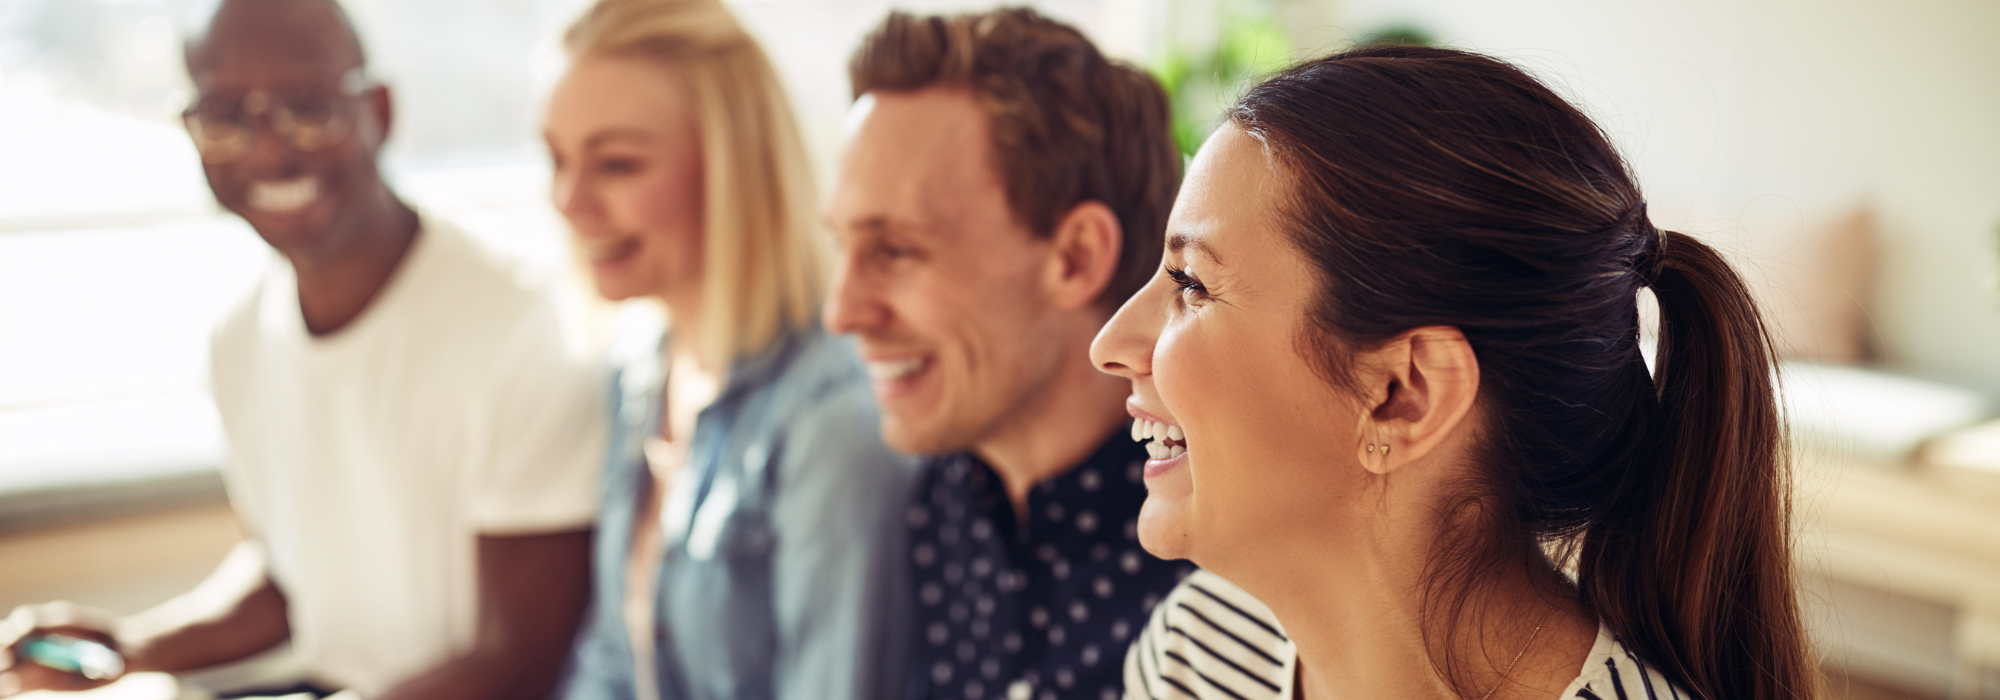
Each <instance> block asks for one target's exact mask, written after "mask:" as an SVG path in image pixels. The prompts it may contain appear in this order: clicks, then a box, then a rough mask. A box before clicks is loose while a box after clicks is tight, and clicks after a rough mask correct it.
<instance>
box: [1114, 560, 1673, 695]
mask: <svg viewBox="0 0 2000 700" xmlns="http://www.w3.org/2000/svg"><path fill="white" fill-rule="evenodd" d="M1297 672H1298V650H1297V648H1295V647H1294V646H1293V645H1292V640H1291V639H1290V638H1289V637H1286V636H1285V631H1284V628H1283V627H1280V626H1278V620H1277V618H1276V617H1275V616H1273V615H1272V614H1271V610H1270V608H1266V607H1264V604H1263V603H1261V602H1258V601H1257V599H1256V598H1253V597H1251V596H1250V594H1249V593H1245V592H1244V591H1243V589H1241V588H1237V587H1236V585H1235V584H1232V583H1230V582H1228V581H1227V580H1224V579H1223V578H1222V577H1220V576H1217V575H1215V574H1212V573H1209V572H1207V571H1199V570H1198V571H1195V572H1194V573H1193V574H1190V575H1189V576H1188V577H1187V578H1186V579H1184V580H1182V581H1181V584H1180V587H1178V588H1175V589H1174V591H1173V593H1170V594H1168V595H1167V597H1166V598H1165V599H1163V600H1161V601H1160V605H1159V607H1156V608H1154V609H1153V616H1152V619H1151V620H1150V621H1148V622H1147V623H1146V629H1145V630H1143V631H1141V632H1140V633H1139V638H1138V639H1137V640H1134V641H1133V642H1132V648H1131V649H1130V650H1129V651H1128V652H1126V655H1125V698H1126V700H1184V699H1186V698H1197V699H1198V700H1283V699H1285V698H1290V697H1292V695H1293V690H1292V680H1293V679H1294V678H1296V677H1297ZM1557 697H1558V698H1560V699H1561V700H1642V699H1643V700H1681V699H1682V698H1689V697H1691V696H1689V695H1688V694H1687V692H1686V691H1683V690H1680V689H1679V688H1677V687H1675V686H1674V685H1673V683H1672V682H1670V681H1668V680H1667V679H1666V677H1665V676H1662V675H1660V673H1659V671H1658V670H1657V669H1654V668H1653V667H1652V666H1649V665H1647V664H1646V662H1644V661H1641V660H1640V659H1639V657H1638V656H1637V655H1635V654H1633V653H1632V652H1631V651H1630V650H1627V649H1626V648H1625V645H1624V644H1621V643H1619V641H1618V638H1617V637H1614V636H1612V634H1611V631H1610V630H1608V629H1605V628H1603V627H1599V628H1598V629H1597V642H1596V643H1595V644H1592V645H1591V647H1590V656H1588V657H1586V658H1585V659H1584V662H1583V668H1582V669H1581V673H1579V675H1578V676H1577V678H1576V680H1575V681H1571V682H1570V684H1569V687H1568V688H1564V689H1563V692H1562V694H1560V695H1558V696H1557Z"/></svg>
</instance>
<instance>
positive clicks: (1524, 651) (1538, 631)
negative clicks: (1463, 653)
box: [1479, 615, 1549, 700]
mask: <svg viewBox="0 0 2000 700" xmlns="http://www.w3.org/2000/svg"><path fill="white" fill-rule="evenodd" d="M1548 621H1549V618H1548V616H1547V615H1543V616H1542V621H1541V622H1537V623H1535V631H1533V632H1530V633H1528V643H1527V644H1523V645H1521V650H1520V651H1518V652H1515V653H1514V660H1513V661H1509V662H1507V670H1505V671H1501V672H1500V682H1499V683H1495V684H1493V689H1492V690H1488V691H1486V694H1485V695H1481V696H1479V700H1488V699H1489V698H1492V697H1493V694H1494V693H1498V692H1500V686H1503V685H1506V684H1507V677H1508V676H1510V675H1513V673H1514V666H1515V665H1516V664H1519V663H1521V657H1523V656H1527V655H1528V648H1529V647H1533V646H1535V638H1536V637H1539V636H1541V635H1542V625H1544V624H1547V623H1548Z"/></svg>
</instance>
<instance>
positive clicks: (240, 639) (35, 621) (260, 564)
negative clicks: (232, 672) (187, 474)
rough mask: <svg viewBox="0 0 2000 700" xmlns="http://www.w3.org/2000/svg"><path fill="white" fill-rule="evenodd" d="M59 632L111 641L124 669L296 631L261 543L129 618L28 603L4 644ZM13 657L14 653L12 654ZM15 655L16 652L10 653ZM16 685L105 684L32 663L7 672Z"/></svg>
mask: <svg viewBox="0 0 2000 700" xmlns="http://www.w3.org/2000/svg"><path fill="white" fill-rule="evenodd" d="M37 632H60V633H64V634H70V635H73V636H79V637H85V638H89V639H95V640H97V641H100V642H104V643H107V644H110V645H112V646H113V647H114V648H116V649H118V650H119V652H120V653H122V654H123V655H124V656H125V671H126V672H127V673H137V672H141V671H165V672H182V671H192V670H196V669H201V668H207V667H210V666H216V665H219V664H224V663H228V662H231V661H237V660H240V659H244V658H248V657H250V656H252V655H255V654H257V653H260V652H263V651H267V650H269V649H271V648H273V647H276V646H278V645H279V644H280V643H283V642H284V641H285V640H286V639H288V638H290V637H291V623H290V621H289V619H288V618H287V617H286V607H285V594H284V592H283V591H281V590H279V588H278V586H277V584H276V583H273V582H272V581H271V578H270V575H269V574H268V573H267V572H266V570H265V568H264V560H263V555H262V553H261V551H260V550H259V549H258V548H257V545H255V544H253V543H250V542H244V543H242V544H239V545H237V546H236V549H235V550H233V551H231V552H230V554H229V556H228V557H227V558H225V559H223V562H222V565H221V566H219V567H217V568H216V570H215V573H213V574H211V575H210V576H209V577H208V580H206V581H203V582H202V584H201V585H200V586H197V587H196V588H195V589H194V590H193V591H190V592H188V593H187V594H185V595H182V596H179V597H177V598H174V599H173V600H169V601H167V602H166V603H163V604H161V605H159V606H157V607H154V608H152V609H150V610H147V611H145V612H142V613H139V614H137V615H133V616H130V617H127V618H124V619H118V618H117V617H116V616H115V615H112V614H111V613H109V612H106V611H101V610H95V609H91V608H85V607H83V606H78V605H74V604H70V603H47V604H43V605H34V606H23V607H21V608H18V609H16V610H15V611H14V613H13V614H12V615H10V616H8V618H7V621H6V622H5V623H0V648H9V649H11V648H12V647H13V646H14V644H16V643H18V642H19V641H20V640H21V638H22V637H25V636H27V635H29V634H33V633H37ZM9 656H11V655H9ZM9 660H11V659H9ZM7 673H8V674H10V675H12V676H13V677H14V680H13V681H11V682H0V687H8V686H14V689H18V690H33V689H37V688H48V689H65V690H81V689H85V688H91V687H96V686H99V685H103V684H104V683H103V682H92V681H88V680H85V679H83V678H79V677H76V676H72V675H69V674H66V673H61V672H57V671H54V670H52V669H47V668H43V667H41V666H37V665H33V664H22V665H19V667H18V668H14V669H11V670H9V671H8V672H7Z"/></svg>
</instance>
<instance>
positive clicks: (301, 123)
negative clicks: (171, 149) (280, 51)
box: [181, 68, 376, 165]
mask: <svg viewBox="0 0 2000 700" xmlns="http://www.w3.org/2000/svg"><path fill="white" fill-rule="evenodd" d="M375 85H376V83H375V82H374V81H373V80H370V79H369V78H368V75H367V73H365V72H363V71H362V70H361V69H360V68H356V69H354V70H350V71H348V72H346V73H344V74H342V75H341V78H340V92H339V94H338V95H335V96H331V97H329V96H327V95H304V96H292V95H280V94H276V93H272V92H268V91H264V90H252V91H250V93H249V94H247V95H244V96H243V97H242V98H241V99H204V100H200V101H198V102H196V103H195V104H194V106H192V107H189V108H188V109H187V111H185V112H182V113H181V123H182V124H183V125H185V126H186V127H187V132H188V136H190V137H193V139H194V148H195V150H196V151H197V152H199V153H200V154H201V161H202V162H203V163H208V164H210V165H221V164H224V163H232V162H235V161H237V160H241V159H242V158H243V156H245V155H248V154H249V153H250V148H251V146H253V145H255V144H256V142H257V122H258V120H260V119H261V120H263V121H265V122H266V123H268V124H270V125H271V133H273V134H276V135H277V137H278V138H279V139H281V140H282V141H283V142H284V143H285V144H287V145H289V146H291V147H292V148H295V149H298V150H300V151H305V152H312V151H317V150H320V149H322V148H326V147H327V146H331V145H333V144H336V143H339V142H340V140H341V139H344V138H347V135H348V134H349V133H350V132H352V131H353V130H354V98H355V97H356V96H359V95H360V94H362V93H364V92H367V91H368V90H369V89H371V88H374V87H375Z"/></svg>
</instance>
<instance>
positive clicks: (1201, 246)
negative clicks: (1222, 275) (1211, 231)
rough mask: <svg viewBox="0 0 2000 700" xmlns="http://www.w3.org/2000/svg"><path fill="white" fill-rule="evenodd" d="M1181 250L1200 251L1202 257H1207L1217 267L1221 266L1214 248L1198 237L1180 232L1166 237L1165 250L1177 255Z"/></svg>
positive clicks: (1220, 260) (1220, 257)
mask: <svg viewBox="0 0 2000 700" xmlns="http://www.w3.org/2000/svg"><path fill="white" fill-rule="evenodd" d="M1183 249H1194V250H1198V251H1201V254H1202V255H1205V256H1208V259H1210V260H1214V261H1215V264H1217V265H1221V264H1223V262H1222V256H1220V255H1216V254H1215V246H1212V245H1209V244H1208V242H1207V241H1204V240H1202V239H1201V237H1200V236H1196V235H1194V234H1192V233H1187V232H1180V233H1175V234H1173V235H1170V236H1167V250H1171V251H1173V252H1176V253H1178V252H1181V250H1183Z"/></svg>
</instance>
